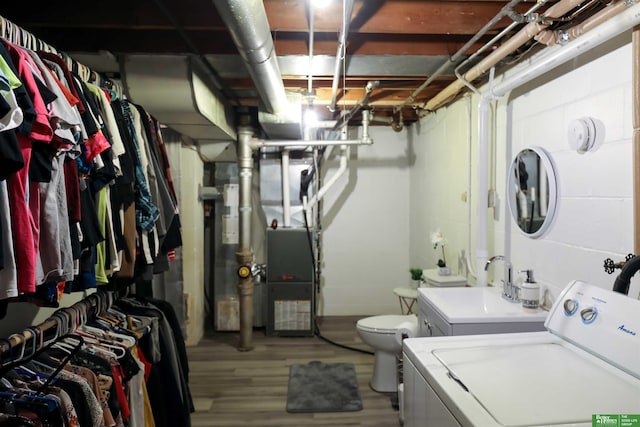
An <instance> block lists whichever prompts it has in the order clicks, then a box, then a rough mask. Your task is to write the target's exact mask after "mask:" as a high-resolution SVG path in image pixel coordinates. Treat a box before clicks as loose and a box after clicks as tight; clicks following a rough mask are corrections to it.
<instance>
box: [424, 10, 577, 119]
mask: <svg viewBox="0 0 640 427" xmlns="http://www.w3.org/2000/svg"><path fill="white" fill-rule="evenodd" d="M580 3H581V1H580V0H563V1H561V2H559V3H556V4H554V5H553V6H551V7H550V8H549V9H548V10H547V11H546V12H545V13H544V14H543V15H542V17H541V19H539V20H538V21H537V22H530V23H529V24H527V25H525V26H524V28H523V29H522V30H520V31H519V32H518V33H517V34H516V35H515V36H513V37H511V38H510V39H509V40H507V41H506V42H505V43H503V44H502V45H501V46H500V47H498V48H497V49H496V50H494V51H493V52H492V53H491V54H490V55H489V56H487V57H486V58H484V59H483V60H482V61H480V62H479V63H478V64H477V65H475V66H474V67H473V68H471V69H470V70H469V71H467V72H466V73H465V74H464V76H463V78H464V80H466V81H467V82H472V81H474V80H475V79H477V78H478V77H480V76H481V75H483V74H484V73H486V72H487V71H488V70H489V69H490V68H491V67H493V66H494V65H496V64H497V63H498V62H499V61H501V60H502V59H504V58H505V57H506V56H507V55H509V54H510V53H513V52H515V50H516V49H518V48H519V47H521V46H522V45H524V44H525V43H526V42H528V41H529V40H531V39H532V38H533V37H534V36H535V35H536V34H538V33H540V32H541V31H542V30H544V29H546V28H547V27H548V26H549V25H551V23H552V22H553V21H554V20H555V19H558V18H560V17H562V16H563V15H565V14H566V13H567V12H569V11H570V10H572V9H573V8H575V7H576V6H578V5H579V4H580ZM464 87H465V85H464V83H462V81H461V80H456V81H454V82H453V83H451V84H450V85H449V86H447V87H446V88H444V89H443V90H442V91H440V92H439V93H438V94H437V95H436V96H434V97H433V98H431V99H430V100H429V102H427V104H426V106H425V110H427V111H434V110H436V109H437V108H439V107H441V106H442V105H443V104H444V103H446V102H447V101H448V100H450V99H451V98H453V97H454V96H456V95H457V94H458V93H459V92H460V90H462V89H463V88H464Z"/></svg>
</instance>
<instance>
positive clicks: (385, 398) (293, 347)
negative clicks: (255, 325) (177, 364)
mask: <svg viewBox="0 0 640 427" xmlns="http://www.w3.org/2000/svg"><path fill="white" fill-rule="evenodd" d="M359 318H360V317H342V316H340V317H337V316H336V317H324V318H320V319H318V326H319V329H320V331H321V333H322V335H323V336H325V337H327V338H329V339H331V340H333V341H336V342H339V343H341V344H345V345H348V346H351V347H357V348H361V349H364V350H369V351H371V348H369V347H368V346H367V345H365V344H363V343H362V342H361V341H360V339H359V338H358V336H357V332H356V321H357V320H358V319H359ZM238 336H239V334H238V333H237V332H208V333H207V334H206V335H205V337H204V339H203V340H202V341H201V342H200V344H199V345H198V346H195V347H189V348H188V349H187V351H188V357H189V367H190V376H189V381H190V388H191V394H192V396H193V400H194V405H195V407H196V412H194V413H193V414H192V415H191V423H192V426H193V427H214V426H215V427H234V426H264V427H267V426H295V427H305V426H341V427H350V426H367V427H396V426H400V422H399V418H398V411H397V410H395V409H394V408H393V406H392V402H391V398H390V397H391V396H390V395H387V394H381V393H376V392H374V391H373V390H371V388H370V387H369V380H370V378H371V373H372V371H373V356H372V355H369V354H364V353H359V352H355V351H351V350H346V349H342V348H340V347H337V346H334V345H332V344H329V343H327V342H325V341H323V340H321V339H320V338H318V337H268V336H266V335H265V333H264V330H261V329H254V331H253V344H254V349H253V350H251V351H248V352H241V351H238V350H237V343H238ZM313 360H319V361H321V362H325V363H337V362H343V363H353V364H354V365H355V368H356V374H357V377H358V386H359V390H360V397H361V398H362V403H363V409H362V411H358V412H337V413H315V414H289V413H287V411H286V404H287V384H288V381H289V367H290V366H291V365H292V364H296V363H307V362H310V361H313Z"/></svg>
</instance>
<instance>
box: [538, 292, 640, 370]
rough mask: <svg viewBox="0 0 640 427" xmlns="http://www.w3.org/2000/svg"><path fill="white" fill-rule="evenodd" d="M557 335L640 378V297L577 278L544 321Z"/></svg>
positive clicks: (562, 294) (561, 295)
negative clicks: (632, 296)
mask: <svg viewBox="0 0 640 427" xmlns="http://www.w3.org/2000/svg"><path fill="white" fill-rule="evenodd" d="M545 326H546V328H547V329H548V330H549V331H550V332H552V333H553V334H555V335H558V336H560V337H562V338H564V339H566V340H567V341H570V342H572V343H574V344H576V345H577V346H579V347H582V348H583V349H585V350H587V351H589V352H590V353H592V354H595V355H596V356H598V357H600V358H602V359H605V360H607V361H608V362H610V363H612V364H614V365H616V366H618V367H620V368H622V369H624V370H625V371H627V372H629V373H631V374H632V375H634V376H636V377H638V378H640V357H638V354H640V301H639V300H636V299H633V298H631V297H628V296H626V295H623V294H620V293H617V292H613V291H609V290H606V289H602V288H600V287H597V286H594V285H590V284H588V283H585V282H582V281H579V280H576V281H573V282H571V283H569V284H568V285H567V286H566V287H565V289H564V290H563V291H562V293H561V294H560V296H559V297H558V299H557V300H556V302H555V304H554V305H553V307H552V308H551V311H550V313H549V316H548V317H547V320H546V322H545Z"/></svg>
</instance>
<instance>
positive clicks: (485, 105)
mask: <svg viewBox="0 0 640 427" xmlns="http://www.w3.org/2000/svg"><path fill="white" fill-rule="evenodd" d="M489 102H490V98H489V97H487V96H482V97H481V98H480V105H479V107H478V190H477V192H476V194H477V197H476V219H477V221H478V223H477V225H476V226H477V228H478V236H477V241H476V246H477V247H476V274H477V279H476V286H487V272H486V271H485V269H484V266H485V264H486V263H487V258H488V256H489V254H488V251H487V235H488V225H489V224H488V219H489V203H488V202H489V110H490V109H489Z"/></svg>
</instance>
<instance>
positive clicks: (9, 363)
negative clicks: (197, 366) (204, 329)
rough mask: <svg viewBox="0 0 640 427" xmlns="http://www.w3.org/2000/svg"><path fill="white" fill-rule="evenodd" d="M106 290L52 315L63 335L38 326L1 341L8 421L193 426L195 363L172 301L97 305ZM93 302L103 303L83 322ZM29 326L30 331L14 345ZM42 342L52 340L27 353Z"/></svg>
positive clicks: (0, 391)
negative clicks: (189, 359)
mask: <svg viewBox="0 0 640 427" xmlns="http://www.w3.org/2000/svg"><path fill="white" fill-rule="evenodd" d="M103 294H105V292H98V293H96V294H94V295H91V296H90V297H88V298H87V299H86V300H83V301H81V302H80V303H77V304H74V306H72V307H71V308H65V309H60V310H58V311H57V312H56V313H55V314H54V315H53V316H52V318H51V319H50V320H49V322H51V321H53V323H54V324H53V325H49V326H48V327H47V328H48V329H49V330H55V331H56V333H63V336H62V337H60V338H55V339H49V338H48V337H47V335H48V332H46V331H44V329H45V327H43V326H36V327H31V328H27V329H25V330H24V331H23V333H22V335H21V334H15V336H12V337H10V338H9V339H5V340H0V341H1V342H0V349H2V351H1V352H0V356H1V357H0V426H4V425H35V426H41V427H77V426H82V427H87V426H89V427H163V426H181V427H189V426H190V425H191V420H190V414H191V412H192V411H193V404H192V399H191V394H190V390H189V385H188V363H187V360H186V352H185V351H184V341H183V339H182V335H181V331H180V328H179V327H178V328H177V329H176V328H175V327H174V326H176V325H175V322H174V320H173V319H175V313H174V312H173V308H172V307H171V305H170V304H167V303H165V302H164V301H159V300H152V299H149V298H137V297H127V298H122V299H120V300H117V301H115V302H114V303H113V304H110V305H109V307H108V308H106V309H105V308H104V305H105V304H103V303H102V302H101V303H99V304H95V301H96V300H100V301H102V300H101V298H102V299H104V298H105V297H104V296H103ZM85 305H86V306H85ZM87 307H89V308H90V307H102V310H100V311H99V312H98V313H97V314H95V315H93V316H87V317H90V320H88V321H85V322H80V323H81V325H80V326H77V327H76V324H77V323H78V320H79V319H83V316H81V315H79V314H78V313H81V312H82V310H84V312H85V313H86V311H87ZM96 311H97V309H96ZM172 323H174V325H172ZM26 331H29V333H30V335H29V338H24V339H23V340H21V343H20V344H18V345H16V344H14V345H10V346H8V348H7V343H11V339H14V340H15V339H16V336H18V337H19V336H22V337H27V335H28V334H26V333H25V332H26ZM40 341H42V342H44V343H46V344H45V345H44V346H43V347H42V348H38V349H37V351H33V354H28V355H27V356H24V353H28V352H29V351H30V350H36V347H38V346H39V345H40V344H39V343H40ZM18 350H19V351H20V353H22V354H20V355H18V356H16V355H15V354H14V353H15V352H18ZM9 423H14V424H9ZM20 423H22V424H20ZM29 423H31V424H29Z"/></svg>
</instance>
